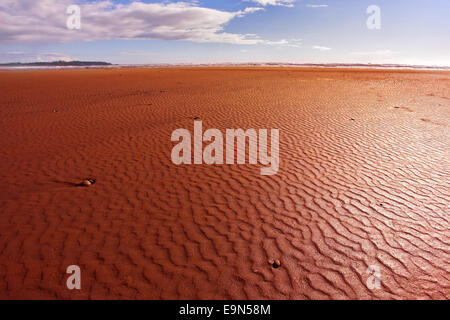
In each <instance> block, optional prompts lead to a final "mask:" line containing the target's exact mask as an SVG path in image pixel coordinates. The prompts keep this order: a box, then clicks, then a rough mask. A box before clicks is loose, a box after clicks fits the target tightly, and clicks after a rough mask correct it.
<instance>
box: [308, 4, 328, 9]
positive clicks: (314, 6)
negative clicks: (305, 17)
mask: <svg viewBox="0 0 450 320" xmlns="http://www.w3.org/2000/svg"><path fill="white" fill-rule="evenodd" d="M306 6H307V7H308V8H326V7H328V5H327V4H307V5H306Z"/></svg>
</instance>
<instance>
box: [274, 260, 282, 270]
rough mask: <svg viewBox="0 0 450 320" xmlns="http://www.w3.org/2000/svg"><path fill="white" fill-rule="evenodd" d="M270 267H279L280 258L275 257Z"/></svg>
mask: <svg viewBox="0 0 450 320" xmlns="http://www.w3.org/2000/svg"><path fill="white" fill-rule="evenodd" d="M272 267H273V268H274V269H278V268H279V267H281V262H280V260H278V259H276V260H275V261H274V262H273V263H272Z"/></svg>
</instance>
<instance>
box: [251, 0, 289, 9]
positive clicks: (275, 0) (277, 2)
mask: <svg viewBox="0 0 450 320" xmlns="http://www.w3.org/2000/svg"><path fill="white" fill-rule="evenodd" d="M245 1H247V2H254V3H257V4H259V5H261V6H282V7H293V6H294V2H296V1H297V0H245Z"/></svg>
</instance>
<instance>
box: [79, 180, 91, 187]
mask: <svg viewBox="0 0 450 320" xmlns="http://www.w3.org/2000/svg"><path fill="white" fill-rule="evenodd" d="M81 185H82V186H83V187H89V186H91V185H92V183H91V182H90V181H89V180H83V182H82V183H81Z"/></svg>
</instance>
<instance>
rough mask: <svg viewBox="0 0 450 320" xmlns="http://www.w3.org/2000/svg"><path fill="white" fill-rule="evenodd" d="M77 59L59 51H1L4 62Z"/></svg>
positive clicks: (0, 58) (1, 59)
mask: <svg viewBox="0 0 450 320" xmlns="http://www.w3.org/2000/svg"><path fill="white" fill-rule="evenodd" d="M73 60H76V59H75V58H73V57H70V56H68V55H66V54H64V53H58V52H38V53H30V52H25V51H6V52H0V61H4V62H11V61H13V62H30V61H38V62H49V61H73Z"/></svg>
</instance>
